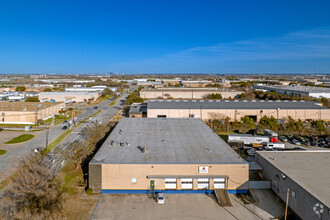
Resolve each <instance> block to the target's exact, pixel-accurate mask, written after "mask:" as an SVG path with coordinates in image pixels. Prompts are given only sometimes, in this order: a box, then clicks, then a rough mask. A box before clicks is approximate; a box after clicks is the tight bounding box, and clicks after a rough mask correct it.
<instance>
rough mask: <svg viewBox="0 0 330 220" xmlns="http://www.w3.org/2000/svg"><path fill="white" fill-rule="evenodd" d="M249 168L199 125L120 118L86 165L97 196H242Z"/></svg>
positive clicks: (189, 121) (197, 121)
mask: <svg viewBox="0 0 330 220" xmlns="http://www.w3.org/2000/svg"><path fill="white" fill-rule="evenodd" d="M248 181H249V165H248V163H247V162H245V161H244V160H243V159H242V158H241V157H240V156H239V155H238V154H237V153H236V152H235V151H234V150H232V149H231V148H230V147H229V145H228V144H227V143H226V142H224V141H223V140H222V139H221V138H220V137H219V136H218V135H217V134H215V133H214V132H213V131H212V130H211V129H210V127H209V126H207V125H206V124H205V123H204V122H203V121H202V120H200V119H159V118H153V119H151V118H123V119H122V120H121V121H120V122H119V123H118V125H117V126H116V127H115V128H114V130H113V131H112V132H111V134H110V135H109V137H108V138H107V140H106V141H105V142H104V144H103V145H102V146H101V148H100V149H99V151H98V152H97V153H96V155H95V156H94V158H93V159H92V160H91V162H90V163H89V187H90V188H91V189H93V191H94V192H102V193H148V192H150V191H153V189H154V191H155V192H160V191H161V192H165V193H205V192H212V191H213V190H215V189H218V190H224V191H225V190H226V191H227V192H228V193H247V192H248Z"/></svg>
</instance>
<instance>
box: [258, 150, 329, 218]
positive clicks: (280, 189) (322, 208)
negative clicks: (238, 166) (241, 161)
mask: <svg viewBox="0 0 330 220" xmlns="http://www.w3.org/2000/svg"><path fill="white" fill-rule="evenodd" d="M256 162H257V163H258V164H259V165H260V166H261V167H262V168H263V170H262V171H260V172H261V173H260V176H263V178H264V179H265V180H269V181H271V186H272V189H273V191H274V192H275V193H276V194H277V195H278V196H279V197H280V198H281V199H282V200H284V201H286V198H287V190H288V189H289V206H290V208H291V209H292V210H293V211H294V212H295V213H296V214H297V215H299V216H300V217H301V218H302V219H330V209H329V208H330V188H329V185H330V172H329V170H328V167H329V164H330V151H329V150H319V151H289V152H288V151H286V152H283V151H278V152H276V151H273V152H271V151H258V152H257V155H256Z"/></svg>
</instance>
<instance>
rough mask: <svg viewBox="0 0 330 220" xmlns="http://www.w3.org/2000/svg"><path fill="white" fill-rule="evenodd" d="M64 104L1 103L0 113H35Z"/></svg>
mask: <svg viewBox="0 0 330 220" xmlns="http://www.w3.org/2000/svg"><path fill="white" fill-rule="evenodd" d="M62 103H63V102H43V103H40V102H0V111H35V110H41V109H45V108H49V107H51V106H55V105H59V104H62Z"/></svg>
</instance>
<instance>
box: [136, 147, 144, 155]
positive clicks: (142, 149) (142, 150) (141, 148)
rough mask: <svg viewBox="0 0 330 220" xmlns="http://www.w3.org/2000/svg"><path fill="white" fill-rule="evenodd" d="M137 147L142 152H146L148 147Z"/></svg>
mask: <svg viewBox="0 0 330 220" xmlns="http://www.w3.org/2000/svg"><path fill="white" fill-rule="evenodd" d="M137 148H138V149H139V150H140V151H141V153H143V154H144V153H145V152H146V147H141V146H137Z"/></svg>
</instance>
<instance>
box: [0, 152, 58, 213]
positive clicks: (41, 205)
mask: <svg viewBox="0 0 330 220" xmlns="http://www.w3.org/2000/svg"><path fill="white" fill-rule="evenodd" d="M19 165H20V166H19V170H18V171H17V172H16V173H15V175H12V177H11V178H10V181H11V183H10V184H9V185H8V187H7V188H6V189H5V191H4V195H3V197H2V200H1V205H0V207H1V212H2V213H4V215H5V216H10V217H11V219H49V218H51V217H55V216H56V215H60V214H61V213H60V212H61V209H62V190H61V182H60V181H59V180H57V179H55V174H56V170H54V169H51V166H52V163H50V162H49V159H47V158H46V157H42V156H41V155H40V154H30V155H28V156H27V157H25V158H24V159H23V160H22V161H20V164H19ZM58 217H59V216H58ZM55 218H56V217H55Z"/></svg>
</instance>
